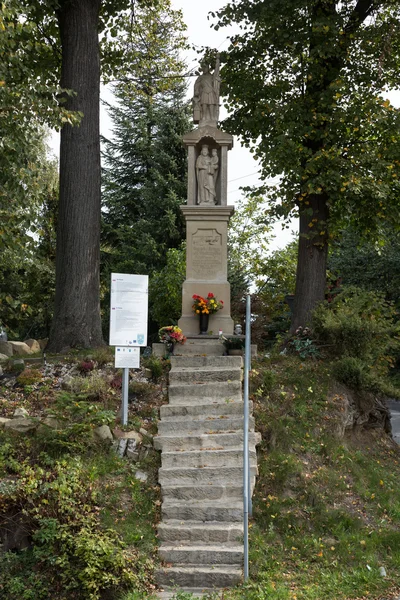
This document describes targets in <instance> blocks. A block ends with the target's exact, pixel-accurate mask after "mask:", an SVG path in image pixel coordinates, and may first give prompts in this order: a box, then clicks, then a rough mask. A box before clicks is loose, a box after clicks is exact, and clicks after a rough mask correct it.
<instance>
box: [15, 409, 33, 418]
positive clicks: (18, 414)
mask: <svg viewBox="0 0 400 600" xmlns="http://www.w3.org/2000/svg"><path fill="white" fill-rule="evenodd" d="M26 417H29V413H28V411H27V410H26V408H23V407H19V408H16V409H15V410H14V413H13V419H26Z"/></svg>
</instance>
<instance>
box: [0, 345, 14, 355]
mask: <svg viewBox="0 0 400 600" xmlns="http://www.w3.org/2000/svg"><path fill="white" fill-rule="evenodd" d="M0 354H2V355H4V356H7V357H10V356H12V355H13V347H12V345H11V342H0Z"/></svg>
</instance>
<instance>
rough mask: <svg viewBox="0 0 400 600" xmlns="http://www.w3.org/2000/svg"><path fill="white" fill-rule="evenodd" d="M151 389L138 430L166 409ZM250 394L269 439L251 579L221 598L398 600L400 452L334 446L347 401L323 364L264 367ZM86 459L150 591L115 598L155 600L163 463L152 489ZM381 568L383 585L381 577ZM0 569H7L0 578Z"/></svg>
mask: <svg viewBox="0 0 400 600" xmlns="http://www.w3.org/2000/svg"><path fill="white" fill-rule="evenodd" d="M145 387H146V384H137V385H136V388H135V393H136V394H139V395H137V399H136V400H135V402H134V403H133V404H132V410H133V409H136V410H135V412H134V413H132V414H131V415H130V418H131V419H132V422H134V423H135V425H136V427H139V426H140V424H141V423H143V422H144V421H143V419H147V425H146V427H147V428H148V427H149V421H150V422H152V417H153V415H154V413H155V411H156V408H157V404H158V403H159V402H160V400H156V401H154V400H153V398H152V396H151V394H154V390H155V389H156V388H154V386H153V387H152V386H151V385H149V386H148V387H149V389H148V392H149V393H147V391H146V390H145V389H144V388H145ZM49 388H50V385H49V384H48V382H47V384H46V385H45V386H44V388H41V389H43V394H41V392H40V390H36V389H35V390H34V391H32V390H29V389H28V391H27V392H26V393H25V392H24V391H23V390H21V389H19V390H16V391H15V392H12V393H11V392H9V391H8V390H3V392H4V393H3V398H4V402H3V404H2V410H1V412H2V414H3V415H4V416H10V414H11V413H12V411H13V410H14V408H15V407H16V406H18V405H25V406H27V407H28V408H29V410H30V412H35V410H34V408H37V410H39V408H40V406H41V405H42V404H43V406H44V407H46V408H49V407H51V406H52V405H53V402H54V394H53V393H52V390H51V389H49ZM152 390H153V391H152ZM140 394H142V395H141V396H140ZM251 394H252V398H253V400H254V403H255V409H254V412H255V417H256V425H257V429H258V430H259V431H261V432H262V438H263V441H262V444H261V446H260V448H259V471H260V474H259V477H258V481H257V486H256V491H255V496H254V519H253V521H252V523H251V529H250V533H251V536H250V560H251V565H250V566H251V570H250V575H251V577H250V583H248V584H247V585H245V586H241V587H238V588H237V589H235V590H229V591H227V592H225V594H224V599H225V600H230V599H239V598H243V599H249V600H250V599H251V600H253V599H254V600H256V599H257V600H263V599H264V598H268V600H287V599H293V600H296V599H297V600H306V599H307V600H325V599H328V598H329V600H350V599H351V600H353V599H356V598H357V599H360V598H372V599H378V598H385V599H386V600H389V598H393V597H396V598H397V596H398V594H396V595H395V596H394V595H393V594H394V593H395V591H396V590H397V589H398V588H399V587H400V569H399V566H400V565H399V563H400V529H399V523H400V520H399V516H400V497H399V489H400V485H399V483H400V481H399V480H400V466H399V464H400V462H399V461H400V451H399V448H398V446H396V445H395V444H394V443H393V442H392V441H391V440H390V439H389V438H388V437H387V436H385V435H383V434H380V433H379V432H378V431H377V430H375V431H374V430H370V431H358V432H352V433H351V434H347V435H346V436H345V437H344V438H339V437H338V436H337V431H338V430H339V429H340V427H338V423H340V421H341V419H342V417H343V413H344V402H343V398H342V396H341V394H340V392H337V393H335V385H334V383H333V382H332V380H331V377H330V372H329V364H328V363H326V362H317V361H300V360H299V359H297V358H295V357H290V356H278V357H275V358H272V359H265V360H263V361H258V363H254V364H253V372H252V381H251ZM1 395H2V394H1V390H0V397H1ZM118 398H119V392H116V393H113V392H112V390H111V391H109V392H107V394H106V395H105V396H104V398H103V399H102V400H101V401H100V399H97V400H94V399H91V400H90V402H91V403H92V404H93V403H94V404H95V405H97V406H98V407H99V409H101V408H107V409H108V410H110V409H111V410H114V411H116V409H117V408H118V404H119V402H118ZM104 402H105V403H106V406H102V405H103V404H104ZM0 404H1V403H0ZM74 406H75V405H74ZM150 430H151V429H150ZM153 432H154V430H153ZM85 435H86V434H85ZM84 439H85V438H84ZM3 441H4V439H3ZM80 443H81V438H80V437H79V436H78V439H77V440H76V441H75V442H74V448H73V454H75V453H76V452H77V453H78V454H79V453H80V452H81V451H80ZM24 444H26V442H25V441H21V442H18V443H16V442H15V440H14V446H13V448H14V450H13V453H14V454H16V456H17V457H18V456H19V457H21V458H22V457H23V456H25V457H28V456H29V457H30V460H31V461H37V462H40V460H41V455H40V452H41V451H42V450H43V440H42V441H41V444H42V446H41V447H37V446H36V445H35V443H33V442H32V441H30V442H28V445H27V446H24ZM47 450H48V449H47ZM0 454H1V453H0ZM82 455H84V456H85V461H86V462H85V465H86V467H87V473H88V483H90V485H92V484H94V486H95V487H96V488H97V489H98V490H99V492H100V493H99V496H98V508H99V518H100V520H101V523H102V526H103V528H111V529H113V530H115V531H117V532H118V534H119V535H120V536H121V538H122V540H123V542H124V545H125V547H126V548H127V549H128V552H130V553H131V556H132V558H133V560H134V565H135V572H136V574H137V576H138V582H142V583H141V584H139V586H138V587H136V591H132V592H126V591H125V592H124V591H123V590H122V589H120V590H118V591H117V592H116V594H115V595H114V596H113V597H114V598H116V599H117V600H137V599H139V598H150V597H151V594H152V584H151V573H152V570H153V568H154V563H155V562H156V531H155V525H156V521H157V518H158V516H159V505H160V498H159V489H158V487H157V485H156V474H157V467H158V461H157V455H156V454H154V453H150V455H149V457H148V458H147V459H146V461H145V462H144V463H143V464H141V465H139V467H140V468H141V469H145V468H147V469H148V472H149V474H150V478H149V480H148V482H147V483H146V484H142V483H140V482H138V481H137V480H136V479H135V477H134V471H135V468H136V466H135V467H134V466H132V465H130V464H129V463H127V461H121V460H120V459H118V458H117V457H115V456H113V455H110V454H109V453H108V452H100V451H99V449H96V447H94V448H92V449H89V450H88V451H82ZM0 463H1V460H0ZM0 467H2V469H1V473H0V475H1V476H2V477H9V476H10V471H9V468H8V467H7V465H6V461H5V462H4V463H3V465H0ZM380 567H384V568H385V570H386V572H387V577H382V576H381V575H380V574H379V568H380ZM1 569H2V567H1V565H0V574H1ZM139 588H142V590H143V591H142V592H140V591H139ZM144 590H146V591H144ZM182 597H183V596H182ZM71 598H72V596H71ZM7 600H11V599H9V598H8V597H7Z"/></svg>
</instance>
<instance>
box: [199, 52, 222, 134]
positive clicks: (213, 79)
mask: <svg viewBox="0 0 400 600" xmlns="http://www.w3.org/2000/svg"><path fill="white" fill-rule="evenodd" d="M200 66H201V70H202V71H203V73H202V74H201V75H199V76H198V78H197V79H196V82H195V84H194V96H193V121H194V122H195V123H199V124H200V127H203V126H204V125H211V126H212V127H216V126H217V122H218V116H219V90H220V87H221V78H220V76H219V68H220V61H219V54H217V58H216V61H215V69H214V73H211V72H210V66H209V64H208V63H207V62H205V61H203V62H202V63H201V65H200Z"/></svg>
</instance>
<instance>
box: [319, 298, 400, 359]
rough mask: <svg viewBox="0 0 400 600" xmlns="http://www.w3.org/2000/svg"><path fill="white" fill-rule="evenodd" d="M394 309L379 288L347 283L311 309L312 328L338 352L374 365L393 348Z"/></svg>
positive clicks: (340, 354) (337, 353)
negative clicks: (328, 301)
mask: <svg viewBox="0 0 400 600" xmlns="http://www.w3.org/2000/svg"><path fill="white" fill-rule="evenodd" d="M394 316H395V309H394V306H393V304H392V303H391V302H388V301H386V300H385V298H384V296H383V295H382V294H381V293H379V292H366V291H364V290H360V289H358V288H354V287H350V288H347V289H345V290H344V291H343V292H342V293H341V294H339V295H337V296H336V297H335V298H334V299H333V301H332V302H330V303H327V302H324V303H323V304H321V305H320V306H318V307H317V309H316V310H315V311H314V314H313V321H312V323H313V332H314V334H316V335H317V336H318V338H319V341H320V342H322V343H324V344H329V345H330V346H331V347H332V351H333V353H334V354H336V355H337V356H349V357H354V358H359V359H361V360H363V361H364V362H365V363H366V364H368V365H370V366H372V365H375V364H376V363H377V362H378V360H379V359H380V358H381V357H382V356H385V355H387V354H390V353H391V352H392V351H393V347H394V343H393V342H394V335H395V328H394V323H393V320H394Z"/></svg>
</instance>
